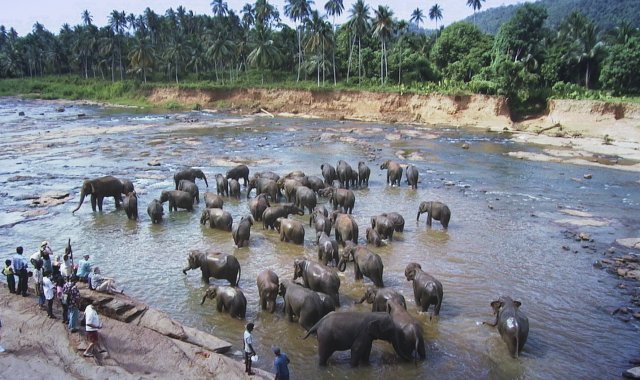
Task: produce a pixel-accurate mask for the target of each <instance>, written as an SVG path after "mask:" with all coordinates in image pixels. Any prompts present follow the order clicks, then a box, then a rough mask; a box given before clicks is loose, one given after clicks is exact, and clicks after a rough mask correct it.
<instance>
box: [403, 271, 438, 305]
mask: <svg viewBox="0 0 640 380" xmlns="http://www.w3.org/2000/svg"><path fill="white" fill-rule="evenodd" d="M404 275H405V277H406V278H407V281H413V296H414V298H415V300H416V305H418V308H420V310H421V311H423V312H427V311H429V306H431V305H434V307H435V309H434V311H433V315H434V316H436V317H437V316H438V315H439V314H440V306H442V297H443V295H444V292H443V290H442V283H440V281H438V280H436V279H435V278H434V277H433V276H431V275H430V274H428V273H426V272H424V271H422V267H421V266H420V264H418V263H409V264H407V267H406V268H405V270H404Z"/></svg>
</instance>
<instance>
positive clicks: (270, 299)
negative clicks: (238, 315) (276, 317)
mask: <svg viewBox="0 0 640 380" xmlns="http://www.w3.org/2000/svg"><path fill="white" fill-rule="evenodd" d="M256 285H258V296H259V297H260V309H262V310H267V311H268V312H269V313H273V312H275V311H276V298H277V297H278V292H279V291H280V281H279V279H278V275H277V274H276V273H275V272H274V271H272V270H271V269H265V270H264V271H262V272H260V274H258V277H257V278H256Z"/></svg>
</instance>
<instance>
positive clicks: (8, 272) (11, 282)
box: [2, 260, 16, 294]
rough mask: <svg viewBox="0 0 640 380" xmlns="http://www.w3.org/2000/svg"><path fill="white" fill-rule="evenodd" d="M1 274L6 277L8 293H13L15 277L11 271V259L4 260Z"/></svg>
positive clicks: (14, 290)
mask: <svg viewBox="0 0 640 380" xmlns="http://www.w3.org/2000/svg"><path fill="white" fill-rule="evenodd" d="M2 274H3V275H5V276H6V277H7V286H8V287H9V293H11V294H14V293H15V292H16V278H15V276H14V273H13V267H12V266H11V260H5V261H4V268H2Z"/></svg>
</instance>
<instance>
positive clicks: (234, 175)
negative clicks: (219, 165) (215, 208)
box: [227, 165, 249, 187]
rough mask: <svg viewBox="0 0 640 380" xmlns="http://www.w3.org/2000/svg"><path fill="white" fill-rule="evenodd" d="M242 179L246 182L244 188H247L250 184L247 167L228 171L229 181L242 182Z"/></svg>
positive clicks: (236, 167)
mask: <svg viewBox="0 0 640 380" xmlns="http://www.w3.org/2000/svg"><path fill="white" fill-rule="evenodd" d="M240 178H242V179H243V180H244V187H247V185H248V184H249V168H248V167H247V165H238V166H235V167H233V168H231V169H229V170H227V179H235V180H236V181H240Z"/></svg>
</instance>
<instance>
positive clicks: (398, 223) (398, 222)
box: [380, 212, 404, 232]
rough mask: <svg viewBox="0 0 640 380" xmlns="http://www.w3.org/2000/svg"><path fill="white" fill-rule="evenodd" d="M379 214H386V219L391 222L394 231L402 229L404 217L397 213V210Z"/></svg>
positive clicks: (401, 230)
mask: <svg viewBox="0 0 640 380" xmlns="http://www.w3.org/2000/svg"><path fill="white" fill-rule="evenodd" d="M380 215H382V216H386V217H387V219H389V220H390V221H391V223H392V224H393V230H394V231H396V232H403V231H404V217H403V216H402V215H400V214H398V213H397V212H389V213H383V214H380Z"/></svg>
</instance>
